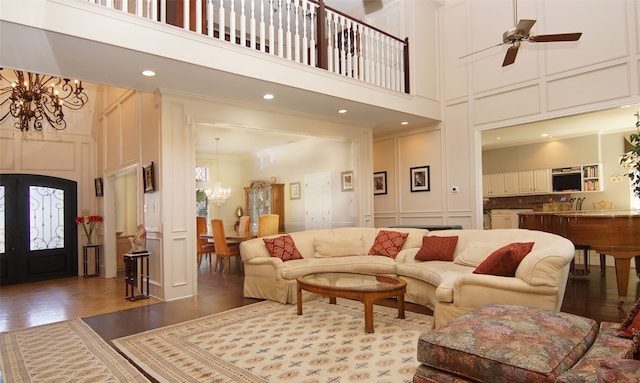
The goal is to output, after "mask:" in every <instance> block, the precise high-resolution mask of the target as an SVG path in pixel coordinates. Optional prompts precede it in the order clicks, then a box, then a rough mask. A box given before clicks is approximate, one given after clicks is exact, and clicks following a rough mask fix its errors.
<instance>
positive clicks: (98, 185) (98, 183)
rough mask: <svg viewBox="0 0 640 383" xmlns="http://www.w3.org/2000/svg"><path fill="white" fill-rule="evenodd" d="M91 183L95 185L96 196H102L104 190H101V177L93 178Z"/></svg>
mask: <svg viewBox="0 0 640 383" xmlns="http://www.w3.org/2000/svg"><path fill="white" fill-rule="evenodd" d="M93 183H94V184H95V187H96V197H102V196H104V191H103V190H102V177H100V178H96V179H95V180H93Z"/></svg>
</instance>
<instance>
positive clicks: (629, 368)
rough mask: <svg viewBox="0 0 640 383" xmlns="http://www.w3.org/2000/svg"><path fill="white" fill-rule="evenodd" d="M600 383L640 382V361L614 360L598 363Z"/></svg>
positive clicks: (597, 371)
mask: <svg viewBox="0 0 640 383" xmlns="http://www.w3.org/2000/svg"><path fill="white" fill-rule="evenodd" d="M596 376H597V378H598V383H612V382H615V383H637V382H640V360H629V359H614V360H606V361H603V362H600V363H598V367H597V368H596Z"/></svg>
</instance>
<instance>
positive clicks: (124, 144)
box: [118, 92, 139, 166]
mask: <svg viewBox="0 0 640 383" xmlns="http://www.w3.org/2000/svg"><path fill="white" fill-rule="evenodd" d="M120 111H121V120H120V126H119V130H120V161H119V163H118V165H120V166H122V165H124V164H126V163H132V162H136V161H137V160H138V150H139V149H138V148H139V146H138V136H139V129H138V125H139V123H138V117H139V113H138V93H133V92H132V93H130V94H129V96H128V97H127V98H126V99H124V100H123V101H122V103H121V108H120Z"/></svg>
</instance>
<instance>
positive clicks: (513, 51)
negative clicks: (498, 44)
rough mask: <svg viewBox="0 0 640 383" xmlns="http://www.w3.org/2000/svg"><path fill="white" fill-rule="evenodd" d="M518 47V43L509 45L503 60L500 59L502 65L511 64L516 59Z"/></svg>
mask: <svg viewBox="0 0 640 383" xmlns="http://www.w3.org/2000/svg"><path fill="white" fill-rule="evenodd" d="M519 48H520V44H519V43H516V44H513V45H512V46H510V47H509V49H508V50H507V54H506V55H505V56H504V61H502V66H507V65H511V64H513V63H514V62H515V61H516V56H517V55H518V49H519Z"/></svg>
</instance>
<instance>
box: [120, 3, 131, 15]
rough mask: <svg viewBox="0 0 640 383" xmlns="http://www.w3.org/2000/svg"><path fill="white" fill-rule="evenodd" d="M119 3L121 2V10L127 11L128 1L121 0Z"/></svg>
mask: <svg viewBox="0 0 640 383" xmlns="http://www.w3.org/2000/svg"><path fill="white" fill-rule="evenodd" d="M121 4H122V12H124V13H129V2H128V1H123V2H122V3H121Z"/></svg>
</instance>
